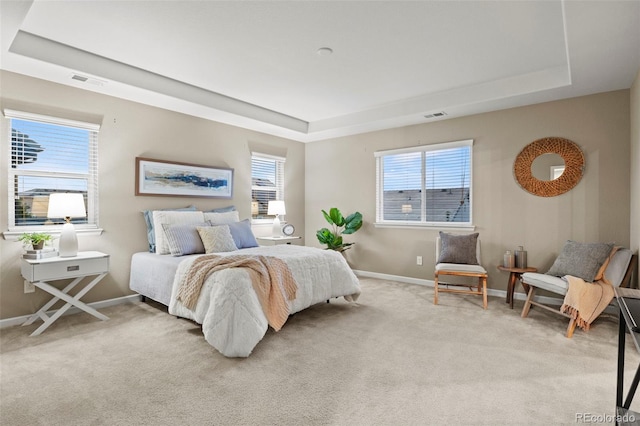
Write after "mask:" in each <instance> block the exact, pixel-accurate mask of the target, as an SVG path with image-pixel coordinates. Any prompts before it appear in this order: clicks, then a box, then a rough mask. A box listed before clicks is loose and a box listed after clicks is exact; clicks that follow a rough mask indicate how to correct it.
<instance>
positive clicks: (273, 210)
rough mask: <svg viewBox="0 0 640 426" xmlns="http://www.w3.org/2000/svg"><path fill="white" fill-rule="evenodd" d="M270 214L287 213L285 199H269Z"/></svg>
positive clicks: (268, 212) (268, 211)
mask: <svg viewBox="0 0 640 426" xmlns="http://www.w3.org/2000/svg"><path fill="white" fill-rule="evenodd" d="M267 214H268V215H272V214H273V215H279V214H287V210H286V208H285V207H284V201H269V208H268V209H267Z"/></svg>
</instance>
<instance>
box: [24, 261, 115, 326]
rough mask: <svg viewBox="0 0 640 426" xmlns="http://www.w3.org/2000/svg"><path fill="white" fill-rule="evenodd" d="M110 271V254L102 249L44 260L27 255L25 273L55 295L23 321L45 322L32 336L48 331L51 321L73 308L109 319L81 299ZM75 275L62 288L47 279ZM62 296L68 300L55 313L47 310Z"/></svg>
mask: <svg viewBox="0 0 640 426" xmlns="http://www.w3.org/2000/svg"><path fill="white" fill-rule="evenodd" d="M108 271H109V255H106V254H104V253H100V252H80V253H78V256H75V257H66V258H65V257H56V258H48V259H40V260H27V259H23V264H22V275H23V277H24V278H25V279H26V280H27V281H30V282H32V283H33V285H34V286H36V287H38V288H40V289H42V290H44V291H46V292H47V293H49V294H51V295H53V296H54V297H53V298H52V299H51V300H50V301H49V302H47V303H46V304H45V305H44V306H43V307H42V308H40V309H39V310H38V312H36V313H34V314H33V315H31V316H30V317H29V318H28V319H27V320H26V321H25V322H24V324H22V325H30V324H33V322H34V321H36V320H37V319H38V318H40V319H42V320H43V321H44V322H43V324H42V325H40V327H38V328H37V329H36V330H35V331H34V332H33V333H31V336H37V335H39V334H41V333H42V332H43V331H45V330H46V329H47V328H48V327H49V326H50V325H51V324H53V323H54V322H55V321H56V320H57V319H58V318H60V317H61V316H62V315H63V314H64V313H65V312H66V311H67V310H69V308H71V307H72V306H75V307H76V308H78V309H80V310H82V311H84V312H86V313H88V314H91V315H93V316H94V317H96V318H98V319H100V320H103V321H104V320H108V319H109V317H107V316H106V315H104V314H101V313H100V312H98V311H96V310H95V309H94V308H92V307H91V306H89V305H87V304H86V303H84V302H82V301H81V300H80V299H81V298H82V297H83V296H84V295H85V294H87V293H88V292H89V291H90V290H91V289H92V288H93V287H95V286H96V284H98V283H99V282H100V281H101V280H102V279H103V278H104V277H105V276H106V275H107V273H108ZM93 275H96V276H95V277H94V278H93V280H91V281H90V282H89V283H87V284H86V285H85V286H84V288H82V289H81V290H80V291H79V292H78V293H77V294H76V295H75V296H73V297H72V296H71V295H69V294H68V293H69V292H70V291H71V290H72V289H73V288H75V287H76V286H77V285H78V284H79V283H80V282H82V281H83V279H84V278H87V277H89V276H93ZM65 278H73V280H72V281H71V282H70V283H69V284H67V285H66V286H65V287H64V288H63V289H62V290H59V289H58V288H56V287H54V286H52V285H51V284H49V283H48V282H47V281H52V280H57V279H65ZM59 300H63V301H65V302H67V303H66V304H65V305H64V306H62V307H61V308H60V309H58V310H57V311H56V312H55V313H54V314H53V315H51V316H49V315H47V311H48V310H49V309H50V308H51V307H52V306H53V305H54V304H55V303H56V302H57V301H59Z"/></svg>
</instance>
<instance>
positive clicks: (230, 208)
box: [204, 206, 236, 213]
mask: <svg viewBox="0 0 640 426" xmlns="http://www.w3.org/2000/svg"><path fill="white" fill-rule="evenodd" d="M234 211H236V206H227V207H219V208H217V209H211V210H205V211H204V212H205V213H226V212H234Z"/></svg>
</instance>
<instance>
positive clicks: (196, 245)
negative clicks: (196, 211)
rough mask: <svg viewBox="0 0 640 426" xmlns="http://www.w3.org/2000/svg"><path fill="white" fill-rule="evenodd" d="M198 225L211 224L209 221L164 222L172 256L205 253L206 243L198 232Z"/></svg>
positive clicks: (163, 225) (163, 226)
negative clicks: (183, 223) (187, 222)
mask: <svg viewBox="0 0 640 426" xmlns="http://www.w3.org/2000/svg"><path fill="white" fill-rule="evenodd" d="M198 226H209V222H203V223H194V224H188V225H179V224H170V223H163V224H162V228H163V229H164V234H165V236H166V237H167V243H168V244H169V251H170V252H171V255H172V256H184V255H186V254H199V253H204V244H202V239H201V238H200V234H199V233H198V229H197V227H198Z"/></svg>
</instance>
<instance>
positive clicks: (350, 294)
mask: <svg viewBox="0 0 640 426" xmlns="http://www.w3.org/2000/svg"><path fill="white" fill-rule="evenodd" d="M238 253H239V252H238V251H233V252H228V253H217V254H219V255H222V256H224V255H231V254H238ZM240 254H260V255H264V256H277V257H279V258H280V259H282V260H284V261H285V262H286V263H287V265H288V266H289V269H290V270H291V273H292V274H293V277H294V278H295V280H296V283H297V284H298V290H297V294H296V298H295V299H294V300H293V301H292V302H291V308H290V313H292V314H293V313H295V312H299V311H301V310H303V309H305V308H307V307H309V306H311V305H314V304H316V303H319V302H322V301H325V300H328V299H331V298H333V297H340V296H344V297H345V299H347V300H350V301H355V300H356V299H357V298H358V296H359V295H360V284H359V282H358V278H357V277H356V276H355V274H354V273H353V271H352V270H351V268H350V267H349V265H348V264H347V262H346V260H345V259H344V258H343V257H342V255H341V254H340V253H337V252H335V251H333V250H322V249H318V248H313V247H305V246H296V245H286V244H285V245H276V246H268V247H255V248H250V249H242V250H241V251H240ZM197 257H198V256H189V257H188V258H186V259H185V260H183V261H182V262H181V263H180V265H178V269H177V272H176V276H175V278H174V282H173V288H172V292H171V301H170V304H169V313H171V314H172V315H177V316H181V317H184V318H188V319H191V320H193V321H195V322H197V323H198V324H202V331H203V333H204V337H205V339H206V340H207V342H209V344H210V345H211V346H213V347H214V348H216V349H217V350H218V351H219V352H220V353H222V354H223V355H225V356H227V357H247V356H249V354H251V351H252V350H253V348H254V347H255V346H256V345H257V344H258V342H260V340H262V338H263V337H264V335H265V333H266V332H267V327H268V323H267V318H266V317H265V315H264V312H263V311H262V307H261V305H260V302H259V300H258V296H257V295H256V293H255V291H254V290H253V286H252V283H251V279H250V277H249V274H248V272H247V271H246V270H245V269H244V268H232V269H225V270H222V271H218V272H214V273H213V274H212V275H211V276H210V277H209V278H208V279H207V280H206V281H205V284H204V286H203V287H202V291H201V293H200V298H199V299H198V303H197V305H196V308H195V310H193V311H192V310H189V309H187V308H186V307H185V306H184V305H182V303H180V302H179V301H177V300H176V295H177V292H178V285H179V283H180V282H181V278H182V277H183V276H184V274H185V273H186V272H187V270H188V268H189V266H190V265H191V264H192V263H193V261H194V260H195V259H196V258H197ZM285 326H286V324H285Z"/></svg>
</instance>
